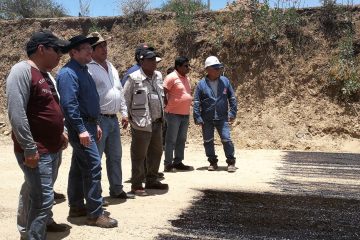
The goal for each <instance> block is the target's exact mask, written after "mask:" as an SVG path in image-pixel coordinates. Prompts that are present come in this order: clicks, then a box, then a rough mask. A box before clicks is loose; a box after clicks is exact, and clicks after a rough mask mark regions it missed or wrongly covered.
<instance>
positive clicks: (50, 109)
mask: <svg viewBox="0 0 360 240" xmlns="http://www.w3.org/2000/svg"><path fill="white" fill-rule="evenodd" d="M26 80H27V79H24V81H26ZM26 115H27V118H28V121H29V125H30V131H31V134H32V136H33V139H34V141H35V142H36V145H37V150H38V152H39V153H40V154H44V153H55V152H58V151H59V150H60V149H61V147H62V145H63V143H64V138H63V132H64V116H63V113H62V111H61V108H60V105H59V98H58V95H57V92H56V89H55V86H54V83H53V81H52V80H51V79H50V77H49V75H48V74H47V73H43V72H40V71H39V70H38V69H36V68H34V67H31V85H30V96H29V101H28V104H27V109H26ZM12 139H13V141H14V150H15V151H16V152H24V151H23V149H22V148H21V146H20V144H19V143H18V141H17V140H16V138H15V136H14V133H13V134H12Z"/></svg>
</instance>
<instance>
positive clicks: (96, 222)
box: [86, 214, 118, 228]
mask: <svg viewBox="0 0 360 240" xmlns="http://www.w3.org/2000/svg"><path fill="white" fill-rule="evenodd" d="M86 224H87V225H89V226H96V227H101V228H114V227H117V226H118V222H117V221H116V220H115V219H113V218H111V217H108V216H106V215H105V214H101V215H100V216H98V217H95V218H87V219H86Z"/></svg>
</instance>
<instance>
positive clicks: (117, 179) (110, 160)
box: [97, 116, 123, 196]
mask: <svg viewBox="0 0 360 240" xmlns="http://www.w3.org/2000/svg"><path fill="white" fill-rule="evenodd" d="M100 127H101V129H102V134H103V135H102V138H101V140H100V141H99V142H98V143H97V147H98V150H99V155H100V158H101V157H102V155H103V153H104V152H105V156H106V170H107V176H108V180H109V184H110V196H116V195H119V194H120V193H121V192H122V191H123V185H122V170H121V155H122V148H121V139H120V127H119V121H118V118H117V117H106V116H101V119H100Z"/></svg>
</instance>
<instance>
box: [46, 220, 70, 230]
mask: <svg viewBox="0 0 360 240" xmlns="http://www.w3.org/2000/svg"><path fill="white" fill-rule="evenodd" d="M66 230H67V226H66V225H65V224H57V223H56V222H52V223H50V224H48V225H46V231H47V232H65V231H66Z"/></svg>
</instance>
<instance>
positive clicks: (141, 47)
mask: <svg viewBox="0 0 360 240" xmlns="http://www.w3.org/2000/svg"><path fill="white" fill-rule="evenodd" d="M146 49H148V50H150V51H154V50H155V49H154V48H153V47H149V46H148V45H147V44H146V43H140V44H139V45H138V46H137V47H136V49H135V60H136V61H137V62H138V61H139V60H140V58H139V57H140V53H141V51H143V50H146Z"/></svg>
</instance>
